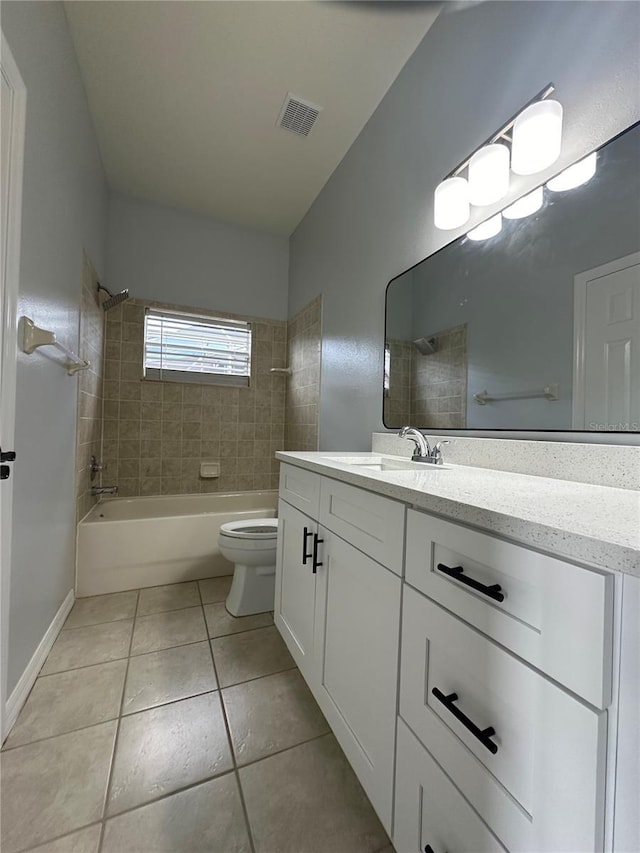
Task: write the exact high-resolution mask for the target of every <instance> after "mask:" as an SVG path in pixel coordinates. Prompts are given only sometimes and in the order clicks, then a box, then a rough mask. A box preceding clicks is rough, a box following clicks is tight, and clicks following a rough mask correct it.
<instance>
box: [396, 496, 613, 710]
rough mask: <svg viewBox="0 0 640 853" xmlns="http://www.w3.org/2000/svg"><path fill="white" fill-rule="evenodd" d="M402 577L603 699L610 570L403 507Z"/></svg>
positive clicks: (609, 637)
mask: <svg viewBox="0 0 640 853" xmlns="http://www.w3.org/2000/svg"><path fill="white" fill-rule="evenodd" d="M460 567H461V568H462V569H463V574H462V575H457V576H451V574H447V573H446V570H447V568H449V569H452V568H460ZM406 580H407V582H408V583H410V584H411V585H412V586H414V587H416V588H417V589H419V590H421V591H422V592H424V593H426V594H427V595H428V596H429V597H430V598H432V599H434V600H435V601H437V602H438V603H440V604H442V605H443V606H444V607H446V608H447V610H450V611H451V612H453V613H455V614H456V615H458V616H460V617H461V618H462V619H464V620H465V621H466V622H469V623H470V624H472V625H475V626H476V627H477V628H478V629H479V630H480V631H482V632H483V633H484V634H487V635H488V636H490V637H491V638H492V639H494V640H496V641H497V642H498V643H500V644H501V645H503V646H505V647H506V648H508V649H510V650H512V651H513V652H515V653H516V654H517V655H519V656H520V657H522V658H524V660H526V661H528V662H529V663H531V664H533V666H535V667H537V668H538V669H541V670H542V671H543V672H546V673H548V674H549V675H550V676H551V677H552V678H554V679H555V680H556V681H558V682H560V683H561V684H564V685H566V686H567V687H568V688H569V689H570V690H572V691H574V692H575V693H577V694H578V695H580V696H583V697H584V698H585V699H586V700H587V701H588V702H591V703H592V704H593V705H595V706H596V707H598V708H605V707H606V706H607V705H608V704H609V703H610V702H611V669H612V655H613V652H612V642H613V581H614V578H613V575H609V574H606V573H604V572H603V573H600V572H597V571H590V570H588V569H583V568H580V567H579V566H575V565H573V564H572V563H566V562H564V561H562V560H558V559H555V558H553V557H548V556H546V555H544V554H539V553H537V552H535V551H530V550H529V549H528V548H522V547H519V546H517V545H513V544H511V543H509V542H503V541H502V540H500V539H496V538H495V537H493V536H489V535H487V534H485V533H479V532H477V531H474V530H468V529H467V528H465V527H462V526H460V525H457V524H452V523H451V522H448V521H442V520H441V519H438V518H434V517H432V516H430V515H427V514H425V513H422V512H416V511H415V510H410V511H409V513H408V516H407V562H406ZM469 580H470V581H471V582H472V583H474V582H478V584H479V585H480V587H485V588H486V587H489V588H490V587H493V586H496V585H497V586H498V587H499V592H498V593H497V595H498V597H499V598H500V597H502V600H497V599H496V598H492V597H490V596H491V595H493V594H495V592H492V590H491V589H489V590H486V589H482V588H481V589H478V588H476V587H474V586H468V585H465V581H467V583H468V582H469Z"/></svg>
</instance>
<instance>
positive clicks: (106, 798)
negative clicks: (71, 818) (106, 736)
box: [98, 590, 140, 853]
mask: <svg viewBox="0 0 640 853" xmlns="http://www.w3.org/2000/svg"><path fill="white" fill-rule="evenodd" d="M139 604H140V590H138V596H137V598H136V609H135V612H134V616H133V625H134V630H135V623H136V616H137V613H138V605H139ZM134 630H132V631H131V637H130V638H129V654H128V656H127V666H126V669H125V673H124V681H123V684H122V694H121V696H120V709H119V713H118V722H117V725H116V734H115V737H114V739H113V750H112V752H111V762H110V764H109V773H108V775H107V786H106V789H105V795H104V802H103V806H102V824H101V827H100V838H99V839H98V853H100V851H101V850H102V843H103V841H104V833H105V829H106V826H107V823H106V821H107V809H108V808H109V797H110V796H111V786H112V784H113V770H114V767H115V763H116V753H117V751H118V741H119V739H120V728H121V725H122V709H123V707H124V697H125V695H126V691H127V679H128V677H129V665H130V664H131V649H132V647H133V635H134Z"/></svg>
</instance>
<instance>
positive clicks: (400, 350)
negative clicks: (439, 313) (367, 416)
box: [384, 323, 467, 429]
mask: <svg viewBox="0 0 640 853" xmlns="http://www.w3.org/2000/svg"><path fill="white" fill-rule="evenodd" d="M432 337H433V338H434V339H435V352H434V353H431V354H430V355H422V353H420V352H419V351H418V350H417V348H416V347H415V346H414V344H413V343H412V342H411V341H400V340H389V341H387V344H388V346H389V350H390V352H389V355H390V366H389V392H388V395H387V396H386V397H385V400H384V421H385V424H386V426H387V427H388V428H392V427H401V426H403V425H405V424H414V423H417V424H420V426H421V427H424V428H425V429H445V428H449V429H455V428H462V427H464V426H465V425H466V422H467V405H466V400H467V326H466V323H463V324H462V325H461V326H455V327H454V328H451V329H445V330H444V331H441V332H438V333H437V334H435V335H432Z"/></svg>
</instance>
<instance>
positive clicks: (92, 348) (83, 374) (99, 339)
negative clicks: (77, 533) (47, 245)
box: [76, 255, 105, 521]
mask: <svg viewBox="0 0 640 853" xmlns="http://www.w3.org/2000/svg"><path fill="white" fill-rule="evenodd" d="M97 287H98V279H97V276H96V272H95V270H94V269H93V266H92V264H91V261H90V260H89V258H88V257H87V256H86V255H85V256H84V261H83V265H82V284H81V288H80V335H79V340H80V358H83V359H87V360H88V361H90V362H91V367H90V368H89V370H81V371H80V372H79V373H78V428H77V433H76V521H79V520H80V519H81V518H82V517H83V516H84V515H86V514H87V513H88V512H89V510H90V509H91V507H92V506H93V505H94V504H95V503H96V500H97V498H92V497H91V485H92V484H91V475H90V467H89V466H90V464H91V457H92V456H95V457H96V458H97V459H99V458H100V454H101V452H102V451H101V446H102V380H103V377H102V372H103V349H104V326H105V324H104V311H103V310H102V308H101V306H100V303H99V301H98V290H97ZM97 482H98V481H97V480H96V483H97Z"/></svg>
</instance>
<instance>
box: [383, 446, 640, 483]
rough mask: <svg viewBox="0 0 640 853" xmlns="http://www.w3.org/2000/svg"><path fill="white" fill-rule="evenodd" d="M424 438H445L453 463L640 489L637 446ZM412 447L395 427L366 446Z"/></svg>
mask: <svg viewBox="0 0 640 853" xmlns="http://www.w3.org/2000/svg"><path fill="white" fill-rule="evenodd" d="M427 438H428V439H429V443H433V442H436V441H445V440H446V441H449V442H450V443H449V444H448V445H447V446H446V447H445V448H444V457H445V461H448V462H451V463H452V464H453V465H470V466H473V467H475V468H490V469H492V470H494V471H507V472H510V473H513V474H532V475H533V476H537V477H550V478H551V479H554V480H568V481H569V482H574V483H590V484H592V485H594V486H609V487H611V488H614V489H640V447H634V446H625V445H618V444H580V443H578V442H575V443H574V442H561V441H558V442H551V441H521V440H518V439H500V438H468V437H466V436H459V435H431V434H429V435H428V436H427ZM412 448H413V443H412V442H410V441H406V440H405V439H402V438H398V436H397V433H393V432H384V433H380V432H374V433H373V434H372V440H371V449H372V451H373V452H374V453H389V454H391V455H393V456H406V457H409V456H411V453H412Z"/></svg>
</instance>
